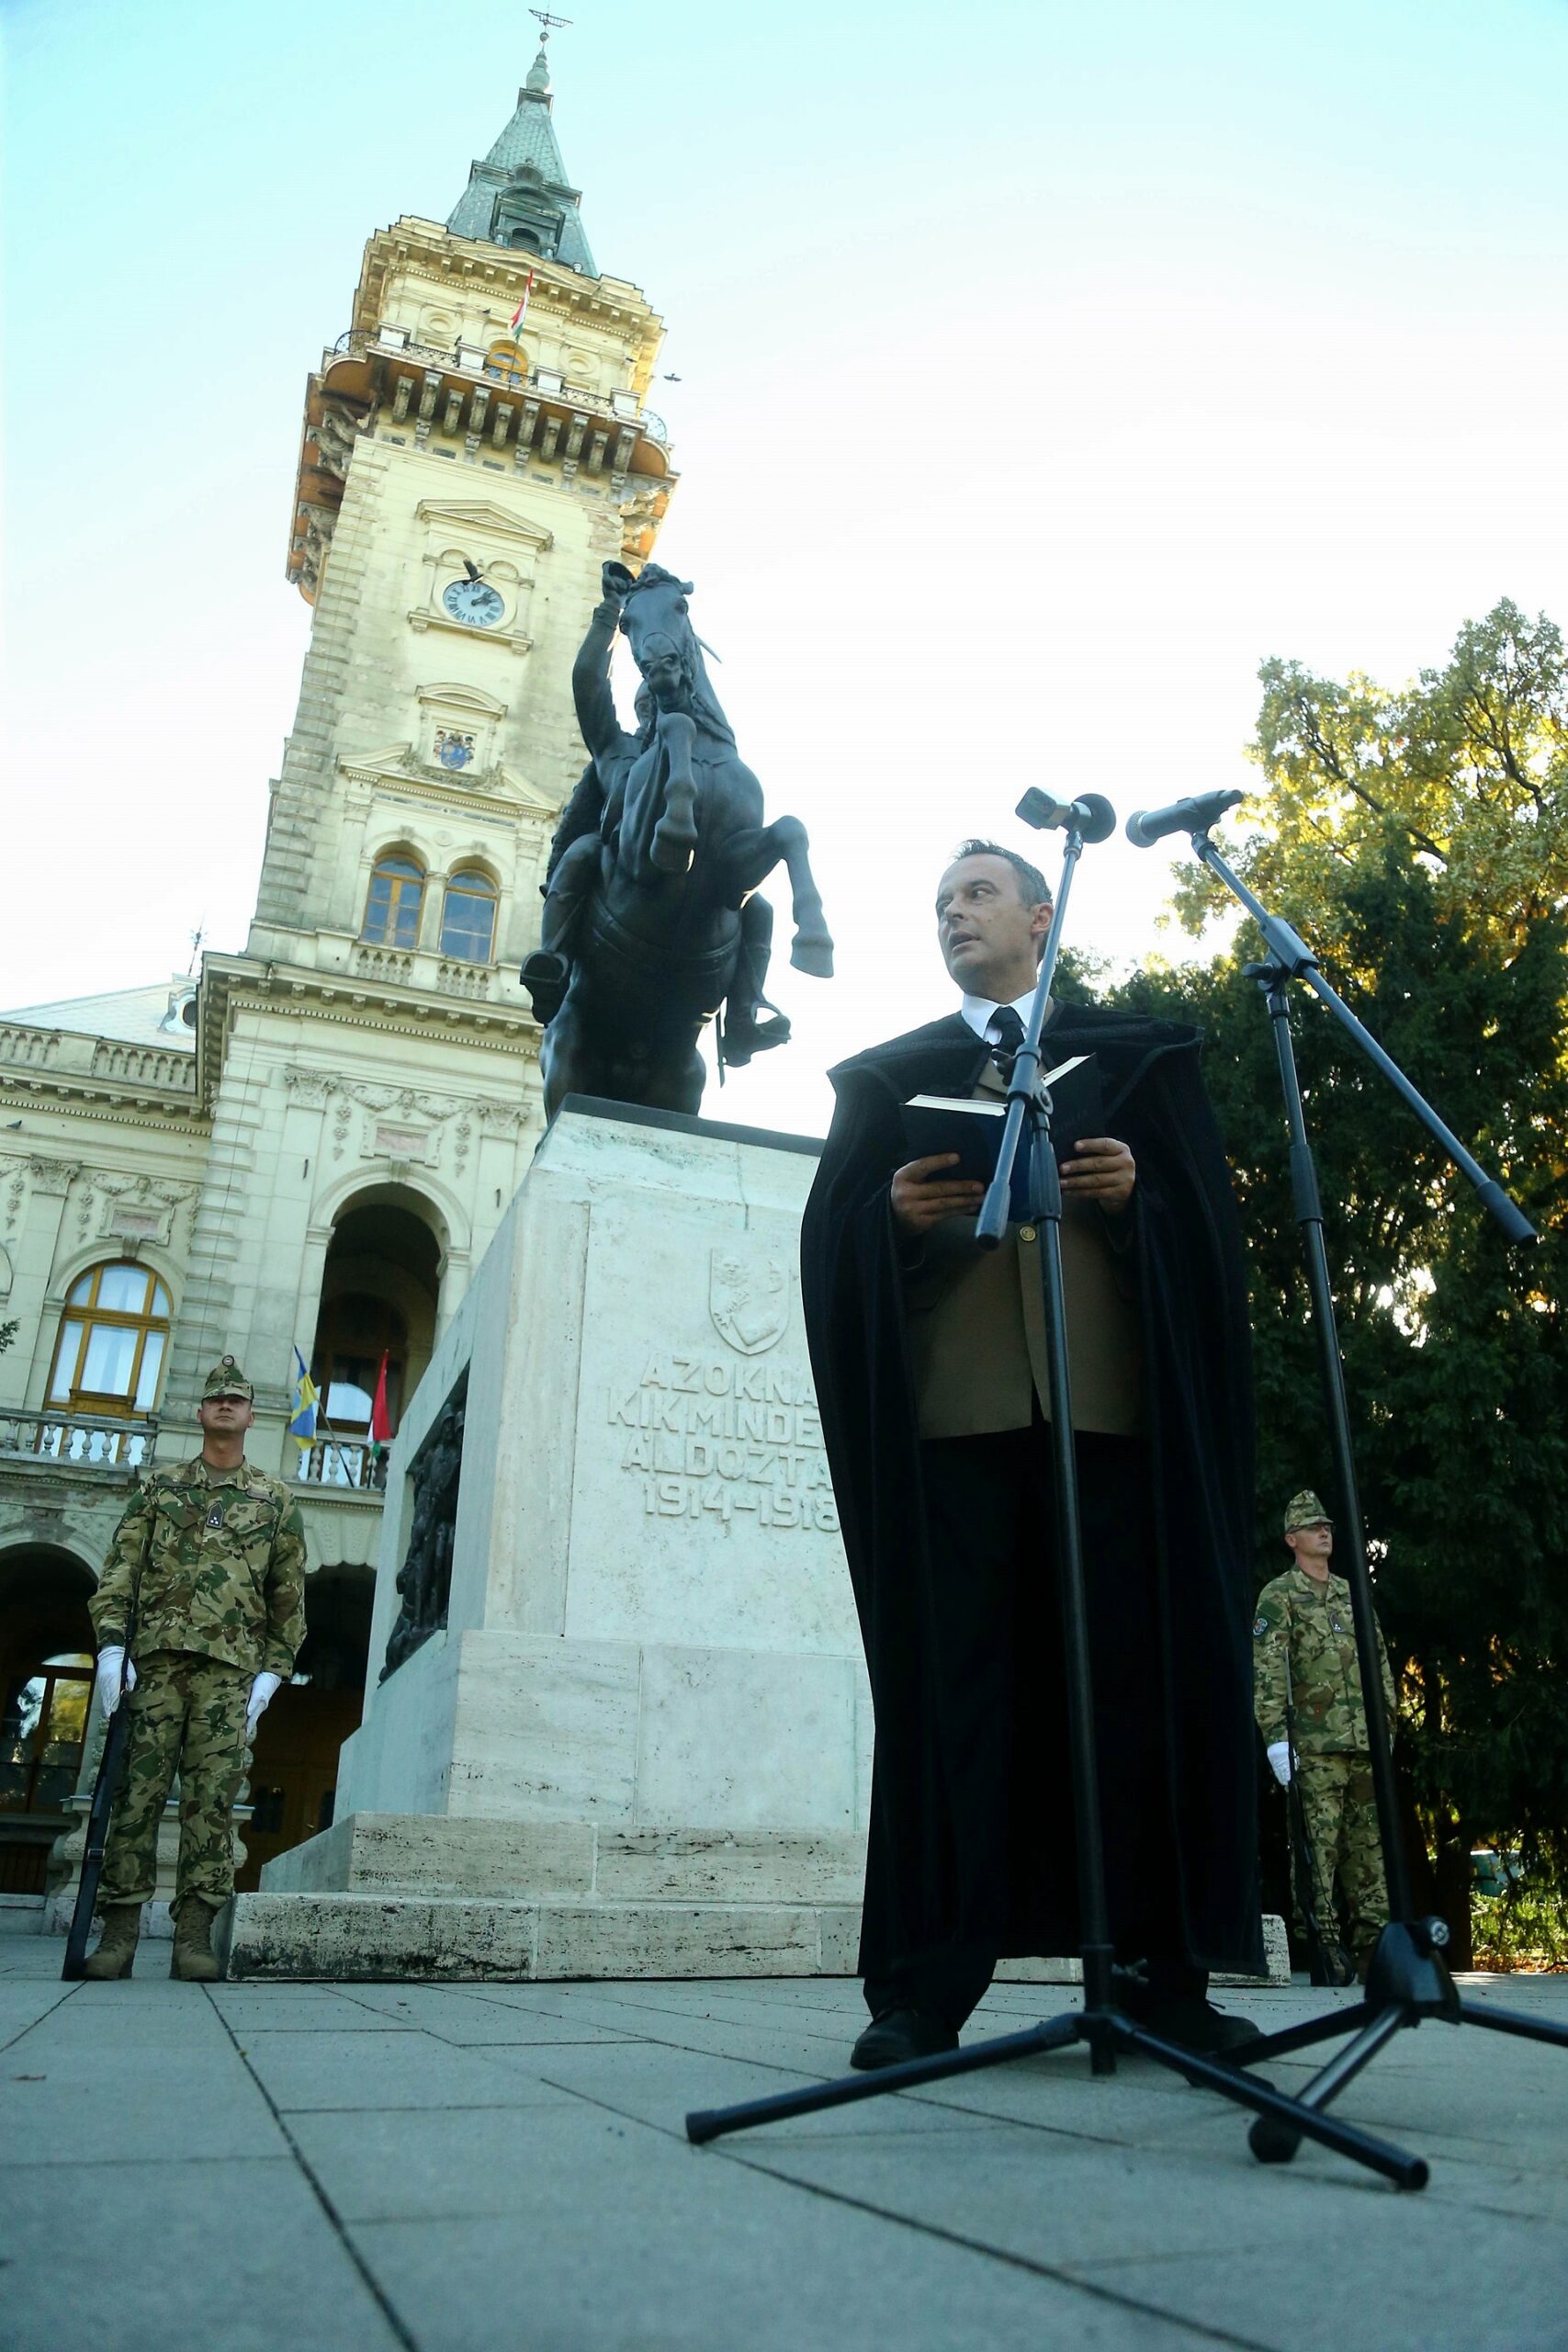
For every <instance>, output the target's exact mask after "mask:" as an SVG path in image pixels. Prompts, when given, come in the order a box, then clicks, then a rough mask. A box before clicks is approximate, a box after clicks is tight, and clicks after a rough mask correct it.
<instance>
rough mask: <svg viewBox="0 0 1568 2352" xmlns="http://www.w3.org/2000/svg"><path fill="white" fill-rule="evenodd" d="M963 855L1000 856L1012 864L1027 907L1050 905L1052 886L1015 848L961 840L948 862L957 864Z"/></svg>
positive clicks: (1019, 893) (996, 843) (998, 843)
mask: <svg viewBox="0 0 1568 2352" xmlns="http://www.w3.org/2000/svg"><path fill="white" fill-rule="evenodd" d="M961 857H999V858H1002V859H1004V860H1005V861H1006V863H1007V864H1008V865H1010V866H1011V868H1012V870H1013V874H1014V876H1015V877H1016V879H1017V882H1018V895H1019V897H1020V898H1021V899H1022V900H1023V903H1024V905H1025V906H1026V907H1038V906H1042V905H1044V906H1049V905H1050V903H1051V886H1050V884H1049V883H1048V882H1047V881H1046V879H1045V876H1043V874H1042V873H1041V871H1040V868H1039V867H1038V866H1037V865H1031V864H1030V863H1029V860H1028V859H1027V858H1026V857H1020V855H1019V854H1018V852H1017V850H1015V849H1003V847H1002V845H1001V843H1000V842H959V844H958V847H957V848H956V849H955V850H954V851H953V855H952V857H951V858H950V859H949V861H948V863H949V864H950V865H957V863H958V861H959V859H960V858H961Z"/></svg>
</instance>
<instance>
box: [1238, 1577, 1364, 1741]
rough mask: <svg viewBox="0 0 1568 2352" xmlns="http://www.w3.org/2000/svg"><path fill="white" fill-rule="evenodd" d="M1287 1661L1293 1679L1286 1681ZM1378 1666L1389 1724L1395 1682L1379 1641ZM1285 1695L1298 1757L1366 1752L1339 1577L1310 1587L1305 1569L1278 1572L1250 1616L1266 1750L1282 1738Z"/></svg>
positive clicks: (1352, 1638) (1353, 1638)
mask: <svg viewBox="0 0 1568 2352" xmlns="http://www.w3.org/2000/svg"><path fill="white" fill-rule="evenodd" d="M1286 1658H1288V1663H1291V1675H1288V1681H1286ZM1378 1663H1380V1665H1382V1701H1384V1705H1387V1710H1389V1726H1392V1724H1394V1677H1392V1675H1389V1660H1387V1651H1384V1646H1382V1637H1378ZM1286 1696H1288V1698H1291V1705H1293V1713H1295V1752H1298V1755H1300V1757H1337V1755H1366V1752H1368V1747H1371V1738H1368V1729H1366V1708H1363V1705H1361V1670H1359V1668H1357V1628H1354V1618H1352V1613H1349V1585H1347V1583H1345V1578H1342V1576H1331V1578H1328V1583H1325V1585H1319V1583H1314V1578H1312V1576H1307V1574H1304V1569H1295V1566H1291V1569H1286V1571H1283V1576H1277V1578H1274V1580H1272V1583H1267V1585H1265V1588H1262V1592H1260V1595H1258V1606H1256V1613H1253V1714H1256V1717H1258V1729H1260V1731H1262V1740H1265V1746H1269V1747H1272V1746H1274V1740H1283V1736H1286Z"/></svg>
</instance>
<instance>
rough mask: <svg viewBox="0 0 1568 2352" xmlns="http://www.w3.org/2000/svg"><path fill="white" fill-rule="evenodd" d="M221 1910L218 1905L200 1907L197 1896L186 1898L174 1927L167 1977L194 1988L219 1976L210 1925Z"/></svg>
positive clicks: (201, 1903) (202, 1904) (211, 1904)
mask: <svg viewBox="0 0 1568 2352" xmlns="http://www.w3.org/2000/svg"><path fill="white" fill-rule="evenodd" d="M222 1908H223V1905H221V1904H220V1903H204V1902H203V1901H202V1899H201V1897H200V1895H199V1894H187V1895H186V1898H185V1901H184V1902H183V1903H182V1904H181V1905H180V1908H179V1917H178V1918H177V1919H176V1920H175V1956H174V1959H173V1961H172V1962H171V1963H170V1966H169V1973H170V1975H171V1976H183V1977H185V1978H186V1980H187V1982H189V1983H191V1984H194V1985H211V1984H213V1983H215V1982H216V1980H217V1977H218V1973H219V1972H218V1962H217V1960H216V1959H215V1958H214V1956H213V1951H212V1922H213V1921H214V1919H216V1918H217V1917H218V1914H219V1912H220V1910H221V1909H222Z"/></svg>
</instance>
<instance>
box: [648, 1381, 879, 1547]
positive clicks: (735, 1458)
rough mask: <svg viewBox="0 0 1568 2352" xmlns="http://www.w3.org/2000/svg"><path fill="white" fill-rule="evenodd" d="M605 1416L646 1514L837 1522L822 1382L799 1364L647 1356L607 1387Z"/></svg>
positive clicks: (829, 1528)
mask: <svg viewBox="0 0 1568 2352" xmlns="http://www.w3.org/2000/svg"><path fill="white" fill-rule="evenodd" d="M609 1420H610V1427H611V1428H612V1430H615V1432H616V1434H617V1436H618V1437H619V1439H620V1442H621V1467H622V1468H623V1469H624V1470H629V1471H631V1472H632V1473H633V1474H634V1475H635V1476H637V1477H638V1478H640V1480H641V1484H642V1492H643V1509H644V1510H645V1511H646V1512H647V1513H648V1515H649V1518H650V1519H691V1520H696V1521H705V1520H713V1521H717V1522H718V1523H719V1524H721V1525H722V1526H724V1527H725V1528H727V1529H728V1528H731V1527H733V1526H734V1524H735V1522H736V1521H737V1519H741V1520H746V1519H750V1520H754V1521H755V1523H756V1524H757V1525H758V1526H759V1527H769V1528H773V1527H777V1528H798V1529H800V1530H802V1531H803V1532H806V1533H808V1534H817V1535H836V1534H837V1533H838V1532H839V1512H838V1506H837V1504H836V1503H835V1502H834V1500H833V1489H832V1486H831V1484H830V1482H829V1475H828V1456H827V1453H826V1452H825V1451H824V1449H823V1444H822V1419H821V1415H820V1414H819V1412H818V1408H817V1392H816V1390H815V1388H814V1387H813V1386H812V1385H811V1375H810V1374H809V1373H808V1372H807V1371H806V1370H805V1369H804V1368H802V1367H800V1366H797V1365H795V1364H790V1363H745V1362H741V1363H734V1362H726V1361H725V1360H723V1359H722V1358H720V1357H716V1356H694V1355H693V1356H686V1355H674V1354H660V1355H654V1356H650V1357H649V1361H648V1364H647V1367H646V1369H645V1370H644V1372H643V1375H642V1378H641V1379H640V1380H638V1381H632V1382H627V1383H624V1384H620V1385H616V1386H615V1387H614V1388H612V1389H611V1391H610V1407H609Z"/></svg>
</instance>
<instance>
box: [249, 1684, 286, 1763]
mask: <svg viewBox="0 0 1568 2352" xmlns="http://www.w3.org/2000/svg"><path fill="white" fill-rule="evenodd" d="M282 1688H283V1677H282V1675H281V1674H268V1673H266V1672H265V1669H264V1670H263V1672H261V1673H260V1674H258V1675H257V1677H256V1679H255V1680H254V1682H253V1683H252V1685H251V1695H250V1700H249V1702H248V1703H247V1705H246V1708H245V1743H246V1745H247V1747H249V1746H252V1745H254V1740H255V1736H256V1725H257V1724H259V1723H260V1721H261V1719H262V1715H263V1713H264V1712H265V1709H266V1708H267V1706H268V1705H269V1704H270V1703H271V1702H272V1699H273V1697H274V1695H275V1694H276V1692H277V1691H281V1690H282Z"/></svg>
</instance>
